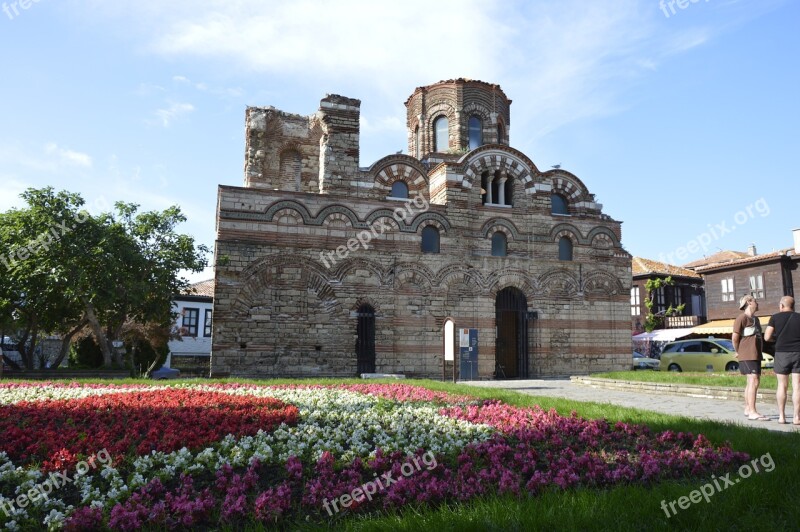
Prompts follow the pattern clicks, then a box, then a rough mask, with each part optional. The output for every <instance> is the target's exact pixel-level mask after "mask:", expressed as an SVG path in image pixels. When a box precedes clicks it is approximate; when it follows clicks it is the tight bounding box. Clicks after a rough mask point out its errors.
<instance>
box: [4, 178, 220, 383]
mask: <svg viewBox="0 0 800 532" xmlns="http://www.w3.org/2000/svg"><path fill="white" fill-rule="evenodd" d="M22 198H23V199H24V200H25V201H26V203H27V206H26V207H25V208H22V209H12V210H10V211H8V212H5V213H0V251H5V254H4V255H3V254H0V269H2V270H3V271H2V276H0V329H2V330H7V331H13V332H14V333H15V334H16V339H17V340H18V341H19V343H20V352H21V354H22V358H23V363H24V364H25V366H26V367H28V368H30V367H32V366H33V360H34V353H35V351H36V348H37V345H38V343H39V341H40V338H41V337H42V335H44V334H58V335H59V336H60V337H62V338H63V339H64V345H62V350H61V358H63V356H65V355H66V353H67V352H68V351H69V342H70V340H71V338H72V337H73V336H74V335H75V334H76V333H77V332H78V331H80V330H82V329H84V328H85V327H87V326H88V327H89V328H90V329H91V331H92V334H93V335H94V337H95V340H96V342H97V345H98V346H99V347H100V350H101V352H102V353H103V365H104V366H105V367H111V366H112V362H115V363H116V364H117V365H119V366H122V365H123V361H122V359H121V357H120V355H119V353H118V351H119V350H115V348H114V343H115V342H117V341H122V340H123V338H122V336H123V330H124V328H125V325H126V323H134V324H140V325H146V324H150V326H152V327H156V328H162V329H164V328H166V329H169V327H170V325H171V322H172V319H173V316H172V314H171V306H172V297H173V295H174V294H177V293H179V292H181V291H182V290H183V289H185V288H186V287H187V286H188V281H187V280H186V279H185V278H183V277H181V275H180V272H181V271H182V270H189V271H200V270H202V269H203V268H204V267H205V266H206V264H207V261H206V254H207V253H208V248H207V247H206V246H204V245H195V242H194V239H193V238H192V237H190V236H188V235H183V234H180V233H179V232H178V231H177V226H178V225H179V224H181V223H182V222H184V221H186V217H185V216H184V215H183V214H182V213H181V211H180V209H179V208H178V207H177V206H173V207H170V208H168V209H166V210H164V211H161V212H158V211H149V212H141V213H140V212H138V209H139V206H138V205H136V204H132V203H123V202H118V203H116V204H115V207H114V210H113V212H109V213H102V214H98V215H92V214H90V213H88V212H87V211H85V210H83V209H82V207H83V205H84V201H83V198H81V196H80V195H78V194H75V193H70V192H66V191H61V192H55V191H54V190H53V189H52V188H51V187H48V188H44V189H28V190H27V191H25V192H24V193H23V194H22ZM154 347H156V346H154Z"/></svg>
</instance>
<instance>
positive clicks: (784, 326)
mask: <svg viewBox="0 0 800 532" xmlns="http://www.w3.org/2000/svg"><path fill="white" fill-rule="evenodd" d="M795 314H796V312H794V311H792V315H791V316H789V319H788V320H786V323H784V324H783V327H781V332H779V333H778V336H776V337H775V343H776V344H777V343H778V340H779V339H780V337H781V335H782V334H783V331H785V330H786V328H787V327H788V326H789V322H790V321H792V318H794V315H795Z"/></svg>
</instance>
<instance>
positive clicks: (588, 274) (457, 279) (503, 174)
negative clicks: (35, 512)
mask: <svg viewBox="0 0 800 532" xmlns="http://www.w3.org/2000/svg"><path fill="white" fill-rule="evenodd" d="M360 104H361V102H360V101H359V100H356V99H352V98H347V97H343V96H338V95H328V96H326V97H325V98H323V99H322V100H321V101H320V105H319V109H318V110H317V112H316V113H314V114H311V115H308V116H306V115H298V114H290V113H286V112H283V111H280V110H278V109H275V108H274V107H249V108H248V109H247V111H246V116H245V120H246V122H245V127H246V130H245V131H246V132H245V136H246V147H245V166H244V174H245V175H244V186H242V187H236V186H228V185H221V186H220V187H219V196H218V204H217V241H216V261H217V262H216V274H215V293H214V334H213V352H212V357H211V373H212V375H231V376H241V377H306V376H338V377H351V376H356V375H357V374H361V373H373V372H380V373H397V374H404V375H406V376H409V377H429V378H442V376H443V374H444V372H445V371H446V374H447V377H448V378H450V375H451V374H452V371H453V369H452V368H453V362H445V360H444V358H445V356H444V351H445V347H447V349H448V351H449V350H450V349H451V346H452V345H453V342H455V345H454V350H455V360H456V363H455V365H456V366H459V360H460V359H459V357H460V353H459V350H460V348H459V346H460V343H459V342H460V340H459V334H458V333H459V332H460V331H462V330H464V329H474V330H476V331H477V333H476V338H475V341H476V351H477V357H476V358H477V360H476V364H475V366H476V367H474V368H471V370H470V374H469V375H466V374H463V375H461V376H460V377H461V378H474V379H487V378H526V377H539V376H549V375H565V374H576V373H587V372H593V371H606V370H620V369H626V368H628V367H630V364H631V340H630V302H629V292H630V285H631V270H630V267H631V266H630V265H631V257H630V255H629V254H628V253H627V252H626V251H625V250H624V249H623V248H622V246H621V244H620V238H621V233H620V222H618V221H616V220H614V219H613V218H611V217H610V216H608V215H606V214H604V213H603V212H602V205H600V204H599V203H597V202H596V201H595V197H594V195H593V194H591V193H590V192H589V190H588V189H587V188H586V186H585V185H584V183H583V181H581V180H580V179H579V178H578V177H576V176H575V175H573V174H571V173H569V172H567V171H565V170H562V169H560V168H559V169H551V170H547V171H541V170H539V168H537V166H536V165H535V164H534V162H533V161H532V160H531V159H529V158H528V156H527V155H525V154H524V153H522V152H520V151H518V150H516V149H514V148H512V147H511V143H510V138H511V135H510V132H511V100H510V99H508V97H507V96H506V95H505V93H504V92H503V90H502V89H501V88H500V86H498V85H495V84H490V83H485V82H482V81H477V80H469V79H456V80H447V81H441V82H439V83H435V84H433V85H429V86H426V87H419V88H417V89H416V90H415V91H414V92H413V94H411V96H410V97H409V98H408V100H406V102H405V106H406V123H407V130H408V154H404V153H394V154H391V155H387V156H386V157H383V158H382V159H379V160H378V161H376V162H374V163H373V164H372V165H371V166H369V167H360V166H359V107H360ZM454 338H455V340H453V339H454ZM447 358H449V357H447ZM458 369H459V370H460V368H458Z"/></svg>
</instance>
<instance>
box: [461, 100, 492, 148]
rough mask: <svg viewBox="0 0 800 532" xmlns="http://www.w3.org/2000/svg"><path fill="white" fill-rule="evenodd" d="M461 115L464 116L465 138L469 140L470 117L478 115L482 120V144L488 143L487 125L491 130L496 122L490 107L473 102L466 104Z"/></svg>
mask: <svg viewBox="0 0 800 532" xmlns="http://www.w3.org/2000/svg"><path fill="white" fill-rule="evenodd" d="M461 116H463V117H464V127H465V133H466V134H465V135H464V139H465V140H467V142H469V119H470V118H472V117H473V116H477V117H478V118H480V120H481V138H482V139H483V141H484V142H483V143H482V145H485V144H488V143H487V142H486V139H487V135H486V131H487V127H488V129H489V131H491V129H492V127H494V126H495V123H494V122H493V121H492V113H491V112H490V111H489V109H488V108H486V107H485V106H483V105H481V104H479V103H477V102H472V103H470V104H467V105H465V106H464V108H463V109H462V110H461ZM479 147H480V146H479Z"/></svg>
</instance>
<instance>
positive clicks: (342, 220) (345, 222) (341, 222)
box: [322, 212, 353, 228]
mask: <svg viewBox="0 0 800 532" xmlns="http://www.w3.org/2000/svg"><path fill="white" fill-rule="evenodd" d="M322 227H350V228H352V227H353V221H352V220H351V219H350V218H348V217H347V216H345V215H344V214H342V213H340V212H332V213H330V214H328V215H327V216H326V217H325V219H324V220H322Z"/></svg>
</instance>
